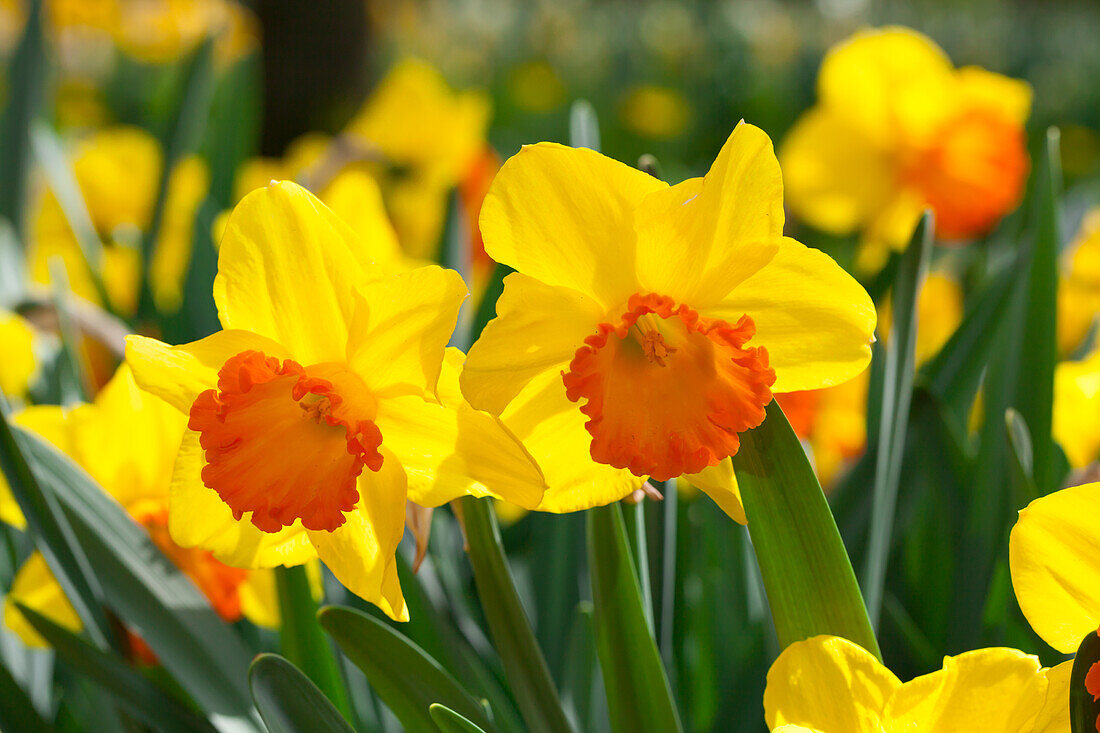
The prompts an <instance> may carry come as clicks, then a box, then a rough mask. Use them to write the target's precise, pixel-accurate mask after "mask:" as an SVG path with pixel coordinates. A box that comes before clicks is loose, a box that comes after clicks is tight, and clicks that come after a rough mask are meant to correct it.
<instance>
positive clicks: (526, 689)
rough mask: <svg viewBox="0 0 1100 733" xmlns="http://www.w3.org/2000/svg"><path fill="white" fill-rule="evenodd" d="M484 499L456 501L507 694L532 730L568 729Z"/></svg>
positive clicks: (470, 497) (491, 513)
mask: <svg viewBox="0 0 1100 733" xmlns="http://www.w3.org/2000/svg"><path fill="white" fill-rule="evenodd" d="M490 501H491V500H489V499H476V498H474V497H472V496H467V497H464V498H463V499H462V516H463V520H464V523H465V527H466V540H467V543H468V545H469V550H468V553H467V554H468V555H469V558H470V564H471V565H473V568H474V580H475V582H476V584H477V594H478V597H479V598H480V599H481V607H482V609H484V611H485V618H486V620H487V621H488V622H489V631H490V633H491V634H492V637H493V645H494V646H495V647H496V649H497V652H498V653H499V654H500V659H501V661H502V662H503V663H504V672H505V675H506V676H507V677H508V683H509V685H511V688H512V693H513V694H514V695H515V698H516V703H517V704H518V705H519V709H520V712H521V713H522V714H523V719H524V720H525V721H526V722H527V726H528V728H530V729H531V730H532V731H563V730H571V726H570V725H569V721H568V719H567V718H566V717H565V712H564V711H563V710H562V706H561V700H560V699H559V697H558V691H557V688H555V687H554V681H553V679H552V678H551V677H550V671H549V669H547V667H546V659H545V657H543V654H542V650H541V649H540V648H539V645H538V642H537V641H536V640H535V634H534V632H533V631H532V630H531V624H530V622H529V621H528V620H527V614H526V612H524V610H523V605H522V604H521V603H520V599H519V593H518V592H517V591H516V586H515V583H514V582H513V580H512V574H511V571H510V570H509V569H508V563H507V560H506V559H505V557H504V548H503V547H502V546H501V542H500V528H499V527H497V522H496V516H495V515H494V514H493V510H492V507H491V506H490Z"/></svg>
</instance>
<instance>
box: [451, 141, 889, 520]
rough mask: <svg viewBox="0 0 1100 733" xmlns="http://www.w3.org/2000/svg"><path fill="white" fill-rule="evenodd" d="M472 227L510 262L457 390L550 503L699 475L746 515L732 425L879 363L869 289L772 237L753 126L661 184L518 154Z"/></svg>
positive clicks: (578, 155)
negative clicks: (874, 358)
mask: <svg viewBox="0 0 1100 733" xmlns="http://www.w3.org/2000/svg"><path fill="white" fill-rule="evenodd" d="M481 230H482V234H483V236H484V238H485V248H486V251H488V253H489V255H490V256H491V257H493V259H495V260H496V261H498V262H502V263H504V264H507V265H509V266H511V267H513V268H514V269H515V270H517V272H515V273H513V274H511V275H509V276H508V277H507V278H506V279H505V285H504V292H503V294H502V296H501V298H500V300H499V301H498V302H497V318H495V319H494V320H493V321H491V322H490V323H489V324H488V326H487V327H486V329H485V331H484V332H483V333H482V335H481V337H480V339H479V340H478V341H477V342H476V343H475V344H474V345H473V347H472V348H471V349H470V353H469V358H468V359H467V362H466V365H465V369H464V371H463V374H462V390H463V393H464V394H465V395H466V397H467V398H468V399H469V400H470V403H471V404H472V405H473V406H475V407H477V408H479V409H485V410H488V411H490V412H492V413H494V414H498V415H500V416H501V417H502V419H503V420H504V422H505V424H506V425H508V427H509V428H510V429H511V430H512V431H513V432H514V433H515V434H516V435H517V436H519V437H520V438H522V439H523V441H524V444H525V445H526V446H527V448H528V449H529V450H530V451H531V453H532V454H533V455H534V456H535V457H536V458H538V459H539V461H540V463H541V465H542V467H543V470H544V471H545V472H546V476H547V479H548V483H549V485H550V490H549V491H548V492H547V493H546V496H545V498H544V499H543V501H542V503H541V505H540V506H539V509H541V510H544V511H557V512H563V511H574V510H578V509H583V508H586V507H591V506H597V505H601V504H606V503H608V502H611V501H615V500H618V499H621V498H623V497H624V496H627V495H628V494H630V493H632V492H633V491H634V490H636V489H638V488H639V487H640V485H641V484H642V482H643V481H644V480H645V478H646V477H647V476H652V477H653V478H655V479H658V480H665V479H669V478H671V477H674V476H680V475H691V481H692V483H693V484H695V485H697V486H699V487H700V488H702V489H704V490H705V491H707V492H708V493H709V494H710V495H711V497H712V498H714V500H715V501H716V502H717V503H718V504H719V505H720V506H721V507H722V508H723V509H724V510H725V511H726V512H727V513H729V514H730V516H732V517H734V518H735V519H738V520H740V521H744V513H743V510H742V509H741V505H740V498H739V496H738V494H737V490H736V485H735V484H734V482H733V473H732V466H731V463H730V461H729V456H731V455H733V454H734V453H736V452H737V449H738V446H739V442H740V441H739V437H738V435H739V433H741V432H743V431H745V430H748V429H750V428H752V427H755V426H756V425H758V424H759V423H760V422H761V421H762V420H763V419H764V407H765V405H767V404H768V403H769V402H770V401H771V399H772V395H773V393H775V392H789V391H796V390H803V389H816V388H819V387H825V386H829V385H833V384H838V383H840V382H843V381H845V380H847V379H850V378H851V377H853V376H855V375H856V374H859V373H860V372H861V371H863V369H864V368H865V367H866V366H867V362H868V360H869V358H870V344H871V341H872V332H873V330H874V326H875V310H874V306H873V304H872V303H871V300H870V298H868V297H867V293H866V292H864V290H863V289H862V288H861V287H860V286H859V285H858V284H857V283H856V282H855V280H853V279H852V278H851V277H850V276H848V275H847V274H846V273H845V272H844V271H843V270H842V269H841V268H840V267H839V266H837V264H836V263H835V262H833V261H832V260H831V259H829V257H827V256H826V255H824V254H822V253H821V252H818V251H816V250H812V249H808V248H806V247H804V246H803V245H801V244H799V243H798V242H796V241H794V240H792V239H787V238H785V237H783V234H782V232H783V187H782V181H781V176H780V171H779V165H778V163H777V161H776V159H775V156H774V154H773V153H772V147H771V141H770V140H769V139H768V137H767V135H765V134H764V133H763V132H762V131H761V130H759V129H758V128H756V127H753V126H751V125H747V124H744V123H742V124H740V125H738V127H737V129H735V130H734V132H733V134H731V135H730V137H729V140H728V141H727V142H726V144H725V146H724V147H723V148H722V150H721V152H720V153H719V155H718V158H717V160H715V162H714V165H713V166H712V167H711V169H710V172H709V173H707V175H706V177H705V178H693V179H690V180H687V181H684V182H683V183H680V184H679V185H676V186H671V187H670V186H668V185H667V184H665V183H662V182H661V181H658V180H656V179H655V178H653V177H651V176H649V175H647V174H645V173H642V172H641V171H638V170H635V169H633V168H630V167H628V166H626V165H623V164H621V163H618V162H616V161H614V160H611V159H610V158H606V157H604V156H602V155H600V154H599V153H596V152H594V151H592V150H588V149H583V148H582V149H573V148H568V147H564V146H561V145H554V144H548V143H540V144H538V145H533V146H527V147H524V148H523V150H522V151H520V153H518V154H517V155H515V156H514V157H512V158H511V159H510V160H508V161H507V162H506V163H505V164H504V167H503V168H502V169H501V171H500V173H499V174H498V175H497V178H496V180H495V182H494V183H493V186H492V188H491V189H490V191H489V194H488V196H487V197H486V199H485V204H484V206H483V207H482V213H481Z"/></svg>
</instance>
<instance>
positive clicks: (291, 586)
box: [275, 565, 351, 718]
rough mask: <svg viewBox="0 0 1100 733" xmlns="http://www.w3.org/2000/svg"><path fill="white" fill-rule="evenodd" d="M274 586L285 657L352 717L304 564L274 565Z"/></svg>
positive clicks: (280, 638)
mask: <svg viewBox="0 0 1100 733" xmlns="http://www.w3.org/2000/svg"><path fill="white" fill-rule="evenodd" d="M275 585H276V590H277V593H278V596H279V617H280V619H281V622H282V626H281V627H280V629H279V645H280V648H281V649H282V652H283V656H285V657H286V658H287V659H288V660H289V661H290V663H291V664H293V665H295V666H296V667H298V668H299V669H301V670H302V671H303V672H304V673H305V675H306V676H307V677H309V679H310V680H312V681H313V682H314V683H315V684H316V685H317V686H318V687H319V688H320V689H321V691H322V692H324V693H325V696H326V697H328V699H329V701H330V702H332V704H333V705H335V706H336V709H337V710H339V711H340V713H341V714H342V715H343V716H344V717H345V718H350V717H351V707H350V706H349V705H348V693H347V688H346V687H345V686H344V679H343V677H341V676H340V669H339V668H338V667H337V666H336V656H335V655H334V654H333V651H332V645H331V642H330V641H329V639H328V637H327V636H325V633H324V631H323V630H322V629H321V625H320V624H319V623H317V602H316V601H314V600H313V593H312V591H311V590H310V587H309V578H308V577H307V576H306V569H305V566H304V565H298V566H296V567H292V568H286V567H280V568H275Z"/></svg>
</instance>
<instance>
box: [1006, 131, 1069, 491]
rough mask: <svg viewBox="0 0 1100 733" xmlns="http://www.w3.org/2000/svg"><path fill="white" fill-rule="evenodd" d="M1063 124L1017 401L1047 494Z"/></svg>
mask: <svg viewBox="0 0 1100 733" xmlns="http://www.w3.org/2000/svg"><path fill="white" fill-rule="evenodd" d="M1058 139H1059V136H1058V130H1057V129H1056V128H1051V129H1050V130H1048V131H1047V136H1046V147H1045V153H1046V154H1045V156H1044V158H1043V164H1042V165H1041V166H1040V169H1039V175H1040V176H1041V177H1040V179H1039V181H1038V184H1037V185H1038V194H1037V201H1036V205H1037V206H1038V212H1037V214H1036V216H1035V226H1036V232H1035V243H1034V245H1033V248H1032V252H1031V263H1030V267H1029V268H1028V284H1027V307H1026V308H1025V309H1024V316H1023V329H1022V333H1021V334H1020V339H1021V345H1022V348H1021V351H1020V354H1019V359H1020V368H1019V373H1018V377H1017V381H1016V392H1015V400H1014V403H1015V407H1016V409H1018V410H1019V411H1020V416H1021V417H1022V418H1023V419H1024V423H1025V424H1026V425H1027V427H1028V428H1029V429H1030V431H1031V445H1032V451H1033V460H1034V470H1033V475H1034V477H1035V484H1036V485H1037V486H1038V487H1039V491H1040V492H1042V493H1043V494H1047V493H1049V492H1051V491H1054V490H1055V489H1057V488H1058V485H1057V484H1058V481H1059V480H1060V479H1061V477H1060V476H1055V475H1054V474H1055V461H1054V439H1053V437H1052V434H1051V421H1052V414H1053V404H1054V367H1055V363H1056V361H1057V359H1058V342H1057V328H1056V327H1055V314H1056V311H1057V290H1058V253H1059V251H1060V249H1061V245H1062V233H1061V230H1060V227H1059V206H1060V204H1059V198H1060V196H1061V193H1062V170H1061V167H1060V161H1061V155H1060V153H1059V145H1058Z"/></svg>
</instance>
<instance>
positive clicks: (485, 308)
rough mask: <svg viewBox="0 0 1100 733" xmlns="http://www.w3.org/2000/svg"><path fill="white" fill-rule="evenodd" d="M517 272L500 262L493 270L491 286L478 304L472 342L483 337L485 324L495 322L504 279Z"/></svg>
mask: <svg viewBox="0 0 1100 733" xmlns="http://www.w3.org/2000/svg"><path fill="white" fill-rule="evenodd" d="M513 272H515V270H513V269H512V268H511V267H508V265H502V264H500V263H499V262H498V263H497V265H496V267H494V268H493V274H492V276H491V277H490V278H489V284H488V285H487V286H486V287H485V295H483V296H481V302H480V303H478V304H477V313H476V314H475V315H474V327H473V329H472V330H471V332H470V339H471V341H476V340H477V337H478V336H480V335H481V332H482V330H484V328H485V324H487V323H488V322H489V321H491V320H493V317H494V316H495V315H496V307H497V299H498V298H500V294H501V293H503V292H504V278H506V277H508V275H510V274H512V273H513Z"/></svg>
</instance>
